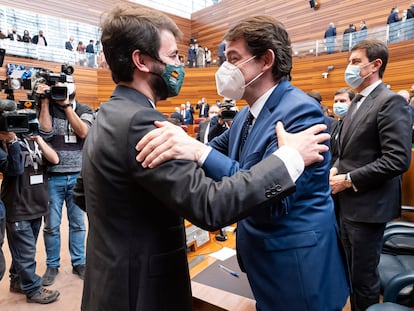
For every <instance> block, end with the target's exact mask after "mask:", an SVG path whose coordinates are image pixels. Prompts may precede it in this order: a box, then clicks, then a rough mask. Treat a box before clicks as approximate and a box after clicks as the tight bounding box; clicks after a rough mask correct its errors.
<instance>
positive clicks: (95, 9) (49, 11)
mask: <svg viewBox="0 0 414 311" xmlns="http://www.w3.org/2000/svg"><path fill="white" fill-rule="evenodd" d="M119 4H121V5H122V4H129V5H136V6H141V7H145V6H143V5H139V4H133V3H131V2H129V1H127V0H115V1H113V0H100V1H90V0H86V1H83V0H72V1H60V0H48V1H39V2H36V3H35V4H34V3H33V2H30V1H25V0H2V1H1V3H0V5H2V6H6V7H12V8H18V9H22V10H26V11H35V12H36V13H38V14H43V15H46V16H54V17H60V18H63V19H66V20H74V21H77V22H81V23H85V24H90V25H95V26H99V25H100V22H101V18H102V14H103V13H104V12H108V11H110V10H111V9H112V8H114V7H115V6H116V5H119ZM167 15H168V16H169V17H171V18H172V19H173V20H174V21H175V22H176V24H177V25H178V27H179V28H180V29H181V31H182V32H183V40H182V41H181V42H178V49H179V53H180V54H181V55H187V47H188V42H189V41H190V38H191V23H190V20H189V19H187V18H183V17H180V16H176V15H172V14H167ZM11 27H12V25H10V28H11ZM2 30H3V32H4V31H5V29H2ZM32 33H34V32H32ZM45 36H46V38H48V36H47V33H45Z"/></svg>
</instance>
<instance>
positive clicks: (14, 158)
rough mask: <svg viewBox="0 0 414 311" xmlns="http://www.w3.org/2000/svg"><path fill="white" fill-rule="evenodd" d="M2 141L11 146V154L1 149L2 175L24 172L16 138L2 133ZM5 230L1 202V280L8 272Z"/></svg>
mask: <svg viewBox="0 0 414 311" xmlns="http://www.w3.org/2000/svg"><path fill="white" fill-rule="evenodd" d="M13 135H14V134H13ZM14 136H15V135H14ZM0 139H1V140H3V141H4V142H5V143H6V145H7V146H9V145H10V152H9V154H7V153H6V152H5V151H4V150H3V149H1V148H0V171H1V172H2V173H5V172H6V170H8V171H10V172H12V171H17V173H19V172H20V171H22V170H23V166H22V165H23V163H22V161H20V154H19V149H18V148H15V147H16V146H12V142H13V141H15V137H12V133H10V134H8V133H7V132H0ZM9 161H10V165H9ZM13 164H14V165H13ZM13 168H14V169H13ZM5 230H6V209H5V207H4V204H3V201H1V200H0V280H1V279H2V278H3V276H4V272H5V271H6V261H5V259H4V254H3V250H2V247H3V242H4V233H5Z"/></svg>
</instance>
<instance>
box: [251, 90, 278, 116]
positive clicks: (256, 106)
mask: <svg viewBox="0 0 414 311" xmlns="http://www.w3.org/2000/svg"><path fill="white" fill-rule="evenodd" d="M277 86H278V84H276V85H275V86H273V87H271V88H270V89H269V90H267V91H266V93H264V94H263V95H262V96H260V97H259V98H258V99H257V100H256V101H255V102H254V103H253V105H251V106H250V112H251V113H252V115H253V117H254V119H255V120H256V119H257V117H258V116H259V114H260V111H262V109H263V107H264V105H265V104H266V102H267V100H268V99H269V97H270V95H271V94H272V93H273V91H274V89H275V88H276V87H277Z"/></svg>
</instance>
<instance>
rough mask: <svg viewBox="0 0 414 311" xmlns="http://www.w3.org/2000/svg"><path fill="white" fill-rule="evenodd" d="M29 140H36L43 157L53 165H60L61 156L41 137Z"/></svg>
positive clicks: (32, 137) (33, 137)
mask: <svg viewBox="0 0 414 311" xmlns="http://www.w3.org/2000/svg"><path fill="white" fill-rule="evenodd" d="M29 139H31V140H34V141H35V142H36V143H37V144H38V146H39V149H40V150H41V151H42V155H43V156H44V157H45V159H46V160H48V161H49V162H50V163H51V164H55V165H56V164H58V163H59V156H58V154H57V153H56V151H55V150H54V149H53V148H52V147H50V146H49V145H48V143H46V142H45V141H44V140H43V138H42V137H41V136H37V135H36V136H31V137H30V138H29Z"/></svg>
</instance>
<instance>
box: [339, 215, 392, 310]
mask: <svg viewBox="0 0 414 311" xmlns="http://www.w3.org/2000/svg"><path fill="white" fill-rule="evenodd" d="M384 229H385V223H362V222H354V221H350V220H347V219H344V218H343V217H340V233H341V239H342V243H343V245H344V248H345V253H346V256H347V260H348V265H349V267H350V269H351V280H352V289H353V292H352V294H351V296H350V300H351V309H352V311H365V310H366V309H367V308H368V307H369V306H371V305H373V304H375V303H378V302H379V297H380V280H379V274H378V263H379V259H380V254H381V249H382V236H383V235H384Z"/></svg>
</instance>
